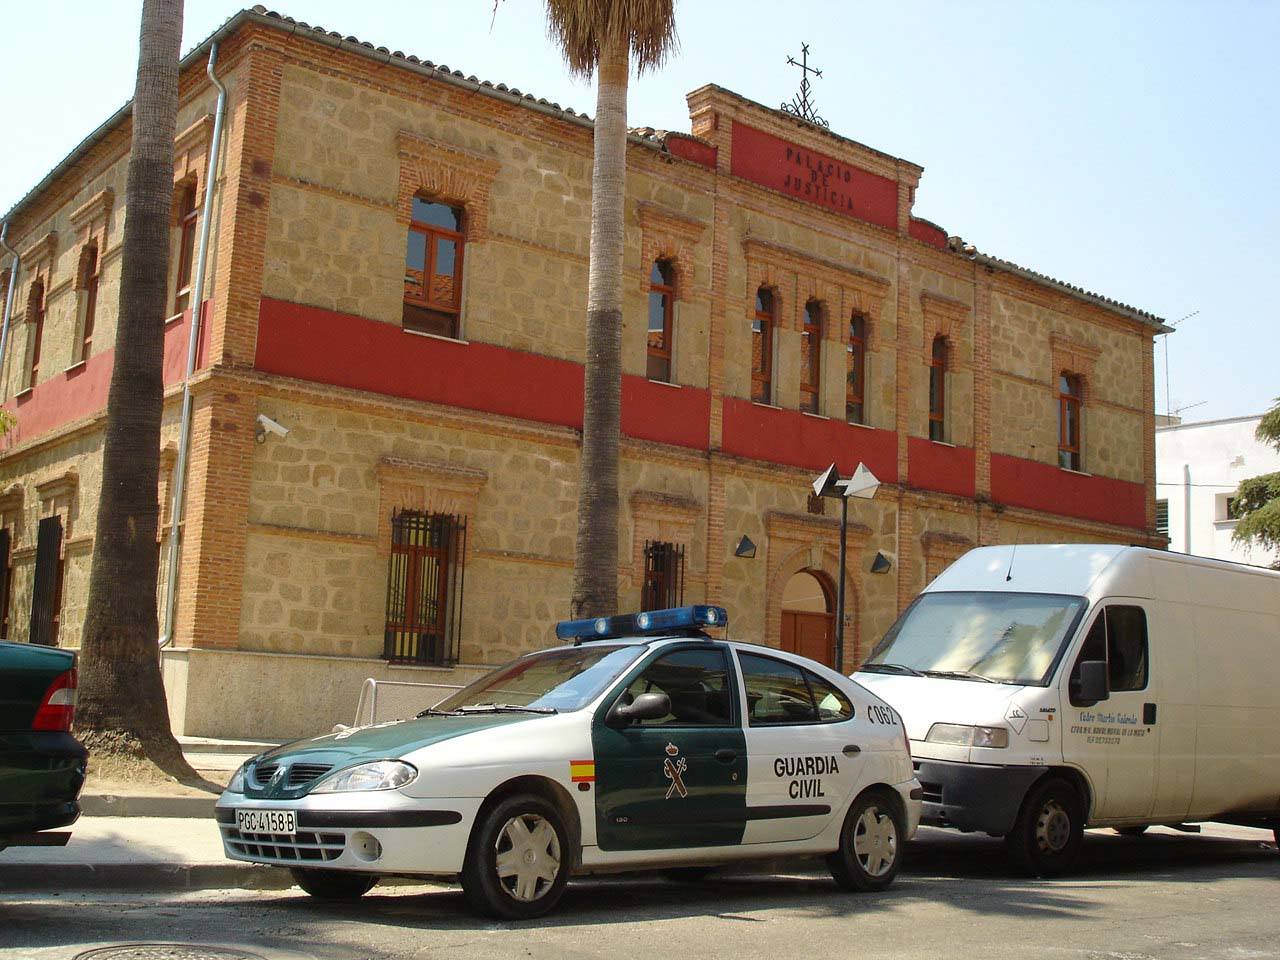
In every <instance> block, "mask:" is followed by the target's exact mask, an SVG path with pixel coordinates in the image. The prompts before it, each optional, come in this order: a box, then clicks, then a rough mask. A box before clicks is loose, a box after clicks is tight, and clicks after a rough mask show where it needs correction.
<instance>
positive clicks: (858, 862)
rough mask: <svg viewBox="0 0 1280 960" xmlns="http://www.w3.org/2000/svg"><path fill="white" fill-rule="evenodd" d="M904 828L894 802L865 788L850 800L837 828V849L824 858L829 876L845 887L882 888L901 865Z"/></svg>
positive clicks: (849, 888) (884, 795)
mask: <svg viewBox="0 0 1280 960" xmlns="http://www.w3.org/2000/svg"><path fill="white" fill-rule="evenodd" d="M905 833H906V828H905V826H904V824H903V822H902V813H901V811H900V810H899V806H898V804H897V803H895V802H894V801H893V799H892V798H891V797H890V796H889V795H888V794H887V793H885V792H883V791H880V790H868V791H867V792H866V793H864V794H862V795H861V796H859V797H858V799H856V800H854V801H853V804H852V805H851V806H850V807H849V812H848V813H847V814H845V818H844V826H843V827H841V829H840V848H839V849H838V850H836V852H835V853H833V854H831V855H830V856H829V857H827V865H828V866H829V867H830V868H831V876H832V877H834V878H835V881H836V883H838V884H839V885H840V886H842V887H844V888H845V889H846V890H858V891H871V890H883V889H885V888H886V887H888V886H889V884H891V883H893V878H894V877H896V876H897V875H898V867H899V866H901V864H902V844H903V839H904V835H905Z"/></svg>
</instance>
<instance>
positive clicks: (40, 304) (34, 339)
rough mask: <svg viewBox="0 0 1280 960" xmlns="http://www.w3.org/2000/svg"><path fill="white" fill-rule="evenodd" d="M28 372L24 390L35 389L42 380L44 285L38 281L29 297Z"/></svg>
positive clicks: (33, 285)
mask: <svg viewBox="0 0 1280 960" xmlns="http://www.w3.org/2000/svg"><path fill="white" fill-rule="evenodd" d="M27 332H28V334H29V336H30V339H29V340H28V341H27V370H26V374H27V376H26V380H25V382H24V383H23V389H27V388H29V387H34V386H35V385H36V381H37V380H39V379H40V341H42V340H43V339H44V283H43V282H42V281H40V280H37V281H36V282H35V283H33V284H32V285H31V292H30V293H29V294H28V295H27Z"/></svg>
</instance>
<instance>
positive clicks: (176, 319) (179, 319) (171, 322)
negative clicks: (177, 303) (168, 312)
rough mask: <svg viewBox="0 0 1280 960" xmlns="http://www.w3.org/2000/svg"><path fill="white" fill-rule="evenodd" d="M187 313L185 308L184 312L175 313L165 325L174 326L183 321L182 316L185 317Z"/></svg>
mask: <svg viewBox="0 0 1280 960" xmlns="http://www.w3.org/2000/svg"><path fill="white" fill-rule="evenodd" d="M186 315H187V314H186V311H185V310H184V311H183V312H182V313H175V314H174V315H173V316H172V317H170V318H169V319H168V320H166V321H165V322H164V325H165V326H166V327H172V326H173V325H174V324H177V323H181V322H182V318H183V317H185V316H186Z"/></svg>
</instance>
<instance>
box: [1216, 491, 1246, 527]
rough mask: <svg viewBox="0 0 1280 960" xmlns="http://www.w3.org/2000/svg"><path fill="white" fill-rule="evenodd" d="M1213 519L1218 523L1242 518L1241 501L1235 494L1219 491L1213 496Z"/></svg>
mask: <svg viewBox="0 0 1280 960" xmlns="http://www.w3.org/2000/svg"><path fill="white" fill-rule="evenodd" d="M1213 519H1214V520H1215V521H1216V522H1218V523H1226V522H1227V521H1229V520H1239V519H1240V501H1239V500H1238V499H1237V498H1236V496H1235V495H1234V494H1230V493H1219V494H1218V495H1216V496H1215V497H1214V498H1213Z"/></svg>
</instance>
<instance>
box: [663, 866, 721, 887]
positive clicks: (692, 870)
mask: <svg viewBox="0 0 1280 960" xmlns="http://www.w3.org/2000/svg"><path fill="white" fill-rule="evenodd" d="M714 869H715V867H668V868H667V869H666V870H663V871H662V879H664V880H667V881H669V882H671V883H701V882H702V881H703V880H705V879H706V878H707V876H708V875H709V874H710V873H711V871H712V870H714Z"/></svg>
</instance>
